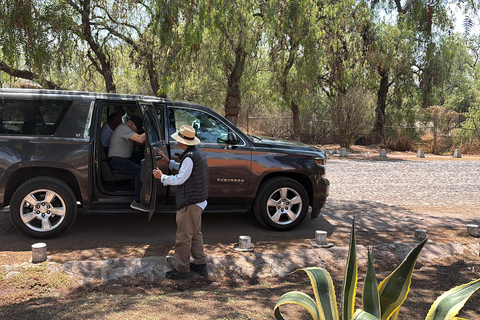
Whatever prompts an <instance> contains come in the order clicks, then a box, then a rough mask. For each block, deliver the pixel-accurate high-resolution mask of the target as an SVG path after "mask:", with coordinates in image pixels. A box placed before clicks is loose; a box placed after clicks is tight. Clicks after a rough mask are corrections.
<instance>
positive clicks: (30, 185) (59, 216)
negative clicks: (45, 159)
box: [10, 177, 77, 239]
mask: <svg viewBox="0 0 480 320" xmlns="http://www.w3.org/2000/svg"><path fill="white" fill-rule="evenodd" d="M76 214H77V204H76V199H75V195H74V194H73V192H72V190H71V189H70V187H69V186H68V185H67V184H66V183H64V182H62V181H60V180H59V179H56V178H51V177H37V178H33V179H30V180H28V181H26V182H24V183H23V184H22V185H21V186H20V187H19V188H18V189H17V190H16V191H15V193H14V194H13V197H12V200H11V202H10V219H11V220H12V223H13V225H14V226H15V228H17V230H18V231H20V232H22V233H23V234H25V235H27V236H30V237H34V238H39V239H45V238H51V237H55V236H57V235H59V234H61V233H62V232H65V231H66V230H67V229H68V228H70V226H71V225H72V224H73V222H74V221H75V216H76Z"/></svg>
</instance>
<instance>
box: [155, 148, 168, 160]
mask: <svg viewBox="0 0 480 320" xmlns="http://www.w3.org/2000/svg"><path fill="white" fill-rule="evenodd" d="M156 156H157V157H158V156H160V157H162V158H161V159H160V160H159V161H161V162H165V163H169V162H170V159H168V158H167V156H166V155H165V154H164V153H163V152H162V150H160V149H157V151H156ZM157 161H158V160H157Z"/></svg>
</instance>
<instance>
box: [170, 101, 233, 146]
mask: <svg viewBox="0 0 480 320" xmlns="http://www.w3.org/2000/svg"><path fill="white" fill-rule="evenodd" d="M169 112H170V115H169V121H170V123H169V134H170V135H172V134H173V133H174V132H176V131H178V130H179V129H180V126H181V125H184V124H186V125H190V126H192V127H194V128H195V132H196V136H197V137H198V139H200V141H201V142H202V143H226V141H227V136H228V127H227V126H226V125H225V124H223V123H222V122H221V121H218V119H216V118H214V117H212V116H211V115H209V114H207V113H204V112H202V111H198V110H190V109H179V108H170V110H169Z"/></svg>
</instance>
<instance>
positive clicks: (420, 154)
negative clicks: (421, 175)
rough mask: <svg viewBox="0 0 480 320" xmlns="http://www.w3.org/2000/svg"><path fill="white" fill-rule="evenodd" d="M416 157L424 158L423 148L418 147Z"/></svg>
mask: <svg viewBox="0 0 480 320" xmlns="http://www.w3.org/2000/svg"><path fill="white" fill-rule="evenodd" d="M417 158H425V153H424V152H423V149H418V151H417Z"/></svg>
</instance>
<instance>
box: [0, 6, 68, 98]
mask: <svg viewBox="0 0 480 320" xmlns="http://www.w3.org/2000/svg"><path fill="white" fill-rule="evenodd" d="M63 18H64V17H63V16H59V15H58V14H57V11H56V6H55V4H54V3H53V2H47V3H43V4H41V3H39V2H36V1H31V0H1V1H0V47H1V56H2V58H1V60H0V61H1V71H3V72H5V73H7V74H9V75H11V76H13V77H16V78H24V79H28V80H34V81H37V82H38V83H40V84H41V85H42V86H44V87H46V88H49V89H58V88H60V87H61V84H59V83H56V82H55V81H54V80H52V79H49V73H50V72H51V70H52V69H54V68H59V67H61V66H62V65H64V63H65V61H66V60H65V59H64V57H65V55H68V53H69V52H71V50H72V45H73V42H72V41H71V38H70V37H69V33H68V31H66V30H64V29H62V28H60V25H61V24H62V23H63V22H64V19H63Z"/></svg>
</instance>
